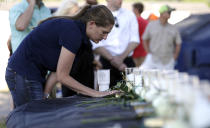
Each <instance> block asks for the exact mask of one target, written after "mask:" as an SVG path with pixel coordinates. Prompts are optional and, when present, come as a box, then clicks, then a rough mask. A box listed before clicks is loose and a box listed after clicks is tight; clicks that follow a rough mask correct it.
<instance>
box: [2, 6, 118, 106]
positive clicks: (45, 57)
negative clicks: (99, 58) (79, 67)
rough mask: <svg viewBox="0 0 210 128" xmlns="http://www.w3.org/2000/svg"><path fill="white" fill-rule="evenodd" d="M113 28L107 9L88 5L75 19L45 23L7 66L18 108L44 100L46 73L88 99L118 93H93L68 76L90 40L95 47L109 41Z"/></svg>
mask: <svg viewBox="0 0 210 128" xmlns="http://www.w3.org/2000/svg"><path fill="white" fill-rule="evenodd" d="M113 25H114V17H113V15H112V13H111V12H110V10H109V9H108V8H106V7H105V6H104V5H98V6H94V7H91V6H88V5H87V6H85V7H84V8H83V9H82V10H81V11H80V13H78V14H77V15H75V16H74V17H68V16H61V17H59V16H58V17H51V18H48V19H46V20H44V21H42V22H41V23H40V24H39V26H38V27H36V28H35V29H34V30H33V31H32V32H31V33H30V34H28V36H26V38H25V39H24V40H23V41H22V42H21V44H20V46H19V47H18V49H17V50H16V52H15V53H14V54H13V55H12V56H11V57H10V59H9V62H8V65H7V69H6V74H5V78H6V81H7V84H8V87H9V89H10V92H11V94H12V98H13V101H14V104H15V106H16V107H17V106H20V105H23V104H25V103H28V102H29V101H32V100H41V99H43V97H44V93H43V88H42V85H43V84H44V83H45V82H46V79H45V76H46V74H47V71H51V72H56V76H55V77H54V79H56V80H57V81H59V82H61V83H62V84H64V85H66V86H68V87H69V88H70V89H72V90H74V91H76V92H78V93H80V94H83V95H86V96H91V97H103V96H107V95H111V94H115V93H118V91H116V90H114V91H104V92H99V91H96V90H93V89H90V88H88V87H86V86H85V85H83V84H81V83H79V82H78V81H77V80H75V79H74V78H72V77H71V76H70V75H69V73H70V72H71V70H72V65H73V63H74V61H75V60H76V59H79V58H77V57H78V56H77V55H78V54H79V52H80V50H82V49H81V47H83V45H84V44H87V43H90V41H89V40H90V39H91V40H93V41H94V42H95V43H99V42H100V41H101V40H102V39H106V38H107V35H108V33H109V32H110V31H111V29H112V27H113ZM50 78H51V76H50ZM52 79H53V78H52Z"/></svg>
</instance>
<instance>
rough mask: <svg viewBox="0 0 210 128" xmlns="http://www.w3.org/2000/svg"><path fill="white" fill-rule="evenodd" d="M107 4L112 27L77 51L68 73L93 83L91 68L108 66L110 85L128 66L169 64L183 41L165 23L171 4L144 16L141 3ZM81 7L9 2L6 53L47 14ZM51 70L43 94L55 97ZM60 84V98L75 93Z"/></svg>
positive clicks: (117, 0) (70, 1)
mask: <svg viewBox="0 0 210 128" xmlns="http://www.w3.org/2000/svg"><path fill="white" fill-rule="evenodd" d="M106 3H107V5H106V7H107V8H108V9H109V10H110V11H111V12H112V14H113V16H114V20H115V23H114V25H113V28H112V30H111V32H110V33H109V34H108V35H107V36H106V37H104V39H103V40H101V41H99V43H94V41H93V40H90V42H91V43H90V44H88V45H87V46H85V47H84V48H83V52H82V53H81V54H78V56H79V58H80V59H79V60H76V61H75V62H74V64H73V66H72V70H71V72H70V74H69V75H71V76H72V77H73V78H74V79H76V80H77V81H78V82H80V83H82V84H84V85H86V86H87V87H90V88H94V72H95V71H97V70H98V69H110V85H111V86H114V85H116V83H117V82H119V81H121V80H122V72H123V71H124V70H125V68H127V67H140V68H142V69H167V70H170V69H174V66H175V62H176V59H177V57H178V56H179V51H180V46H181V43H182V41H181V37H180V34H179V31H178V30H177V29H176V28H175V27H174V26H173V25H171V24H169V23H168V19H169V18H170V16H171V12H172V11H175V8H173V7H170V6H168V5H163V6H161V7H160V9H159V13H160V15H159V16H156V15H155V14H153V13H152V14H150V15H149V17H148V18H147V19H144V18H142V16H141V14H142V12H143V11H144V4H143V3H141V2H135V3H133V4H132V11H130V10H127V9H124V8H122V7H121V6H122V4H123V0H106ZM85 4H90V5H92V6H97V5H98V4H99V3H98V2H97V0H86V3H85ZM81 8H82V7H80V6H79V4H78V1H77V0H63V1H62V3H61V4H60V6H59V7H58V8H56V9H55V8H53V9H49V8H47V7H46V6H45V4H44V2H43V1H42V0H22V1H21V2H20V3H18V4H16V5H14V6H13V7H12V8H11V9H10V11H9V21H10V28H11V36H10V38H9V39H8V42H7V45H8V49H9V51H10V56H12V55H13V54H14V53H15V52H16V49H17V48H18V47H19V45H21V42H22V41H23V40H24V39H25V37H26V36H27V35H28V34H30V33H31V31H32V30H33V29H34V28H35V27H36V26H37V25H38V24H39V22H40V21H42V20H44V19H46V18H49V17H52V16H53V17H56V16H62V17H63V18H65V17H66V16H74V15H76V14H77V13H78V12H79V11H80V10H81ZM49 38H51V37H49ZM54 74H55V73H54V72H52V71H50V70H49V71H48V73H47V76H46V83H45V86H44V96H45V98H48V97H49V94H50V93H51V97H56V95H55V94H56V90H58V89H57V88H58V87H56V86H55V85H58V83H57V81H51V79H50V78H51V77H53V75H54ZM54 77H56V76H55V75H54ZM54 86H55V87H54ZM61 87H62V96H63V97H67V96H71V95H74V94H76V92H74V91H72V90H71V89H69V88H68V87H66V86H61ZM10 90H11V88H10ZM52 90H53V91H52ZM52 92H54V93H52Z"/></svg>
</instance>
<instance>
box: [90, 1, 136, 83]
mask: <svg viewBox="0 0 210 128" xmlns="http://www.w3.org/2000/svg"><path fill="white" fill-rule="evenodd" d="M106 1H107V7H108V8H109V9H110V10H111V11H112V14H113V15H114V17H115V25H114V27H113V29H112V31H111V32H110V34H109V35H108V36H107V38H106V40H102V41H101V43H99V44H96V45H95V44H94V43H92V44H93V49H94V51H95V53H96V54H99V55H100V56H101V58H100V61H101V63H102V65H103V69H110V85H111V86H114V85H115V84H116V83H117V82H118V81H120V80H122V75H121V71H124V69H125V68H126V67H135V64H134V62H133V59H132V57H131V55H132V54H133V50H134V49H135V48H136V47H137V46H138V44H139V43H140V40H139V31H138V22H137V19H136V17H135V15H134V13H133V12H132V11H129V10H126V9H123V8H121V5H122V0H106Z"/></svg>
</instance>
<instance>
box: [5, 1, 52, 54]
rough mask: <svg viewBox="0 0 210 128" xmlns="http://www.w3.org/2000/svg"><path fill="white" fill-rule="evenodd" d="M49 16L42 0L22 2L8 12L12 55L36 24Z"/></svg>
mask: <svg viewBox="0 0 210 128" xmlns="http://www.w3.org/2000/svg"><path fill="white" fill-rule="evenodd" d="M50 16H51V13H50V10H49V9H48V8H47V7H46V6H45V5H44V3H43V2H42V0H22V1H21V2H20V3H18V4H16V5H15V6H13V7H12V8H11V9H10V11H9V21H10V28H11V48H12V53H14V52H15V50H16V49H17V48H18V46H19V45H20V43H21V42H22V41H23V39H24V38H25V37H26V36H27V35H28V34H29V33H30V32H31V31H32V29H33V28H34V27H36V26H37V24H38V23H39V22H40V21H41V20H43V19H45V18H48V17H50Z"/></svg>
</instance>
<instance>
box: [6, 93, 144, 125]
mask: <svg viewBox="0 0 210 128" xmlns="http://www.w3.org/2000/svg"><path fill="white" fill-rule="evenodd" d="M140 127H144V126H143V119H142V118H137V115H136V112H135V110H134V108H133V107H131V106H130V105H128V104H125V103H124V102H122V101H121V100H113V99H109V98H90V97H84V96H79V95H75V96H72V97H68V98H59V99H52V100H40V101H32V102H29V103H27V104H25V105H22V106H20V107H18V108H16V109H14V110H13V111H12V112H11V114H10V115H9V117H8V120H7V128H140Z"/></svg>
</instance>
